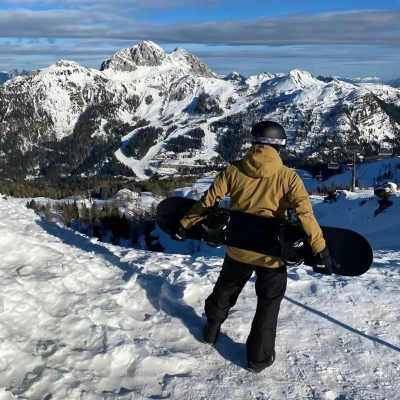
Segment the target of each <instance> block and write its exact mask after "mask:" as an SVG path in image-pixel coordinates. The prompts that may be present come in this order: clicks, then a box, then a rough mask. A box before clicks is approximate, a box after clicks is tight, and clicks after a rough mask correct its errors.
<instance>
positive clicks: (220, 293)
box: [171, 121, 333, 373]
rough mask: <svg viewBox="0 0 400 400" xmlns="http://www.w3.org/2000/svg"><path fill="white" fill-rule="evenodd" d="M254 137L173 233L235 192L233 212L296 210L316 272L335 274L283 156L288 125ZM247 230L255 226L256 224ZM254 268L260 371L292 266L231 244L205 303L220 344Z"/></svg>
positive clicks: (267, 362)
mask: <svg viewBox="0 0 400 400" xmlns="http://www.w3.org/2000/svg"><path fill="white" fill-rule="evenodd" d="M251 141H252V145H251V147H250V149H249V150H248V152H247V155H246V157H244V158H243V159H242V160H238V161H234V162H232V163H230V164H229V165H228V166H227V167H226V168H225V169H224V170H223V171H222V172H220V173H219V174H218V175H217V177H216V178H215V180H214V182H213V183H212V185H211V186H210V188H209V189H208V190H207V191H206V192H205V194H204V195H203V197H202V198H201V199H200V200H199V201H198V202H197V203H196V204H195V205H194V206H193V207H192V208H191V209H190V210H189V212H188V213H187V214H186V215H185V217H184V218H183V219H182V220H181V221H180V226H179V227H178V228H177V229H176V230H175V231H174V232H173V233H172V234H171V237H172V238H173V239H174V240H179V241H184V240H185V239H186V229H188V228H190V227H191V226H192V225H194V224H195V223H196V222H198V221H200V220H201V219H202V218H203V217H204V213H205V212H206V210H207V209H209V207H211V206H213V205H214V203H215V201H216V199H217V197H220V198H221V199H224V198H225V196H226V195H227V194H228V193H229V194H230V204H229V208H230V209H231V210H239V211H244V212H248V213H253V214H257V215H263V216H266V217H275V218H281V219H282V220H284V219H285V217H286V210H287V209H288V208H292V209H293V210H294V212H295V213H296V214H297V217H298V219H299V222H300V223H301V226H302V229H303V230H304V231H305V233H306V235H307V237H308V240H309V243H310V245H311V247H312V249H313V251H314V253H315V255H316V257H317V258H318V260H319V261H318V263H317V267H315V268H314V271H316V272H319V273H323V274H327V275H330V274H332V267H333V260H332V259H331V257H330V255H329V250H328V249H327V247H326V244H325V240H324V238H323V237H322V231H321V228H320V227H319V225H318V223H317V221H316V219H315V217H314V214H313V211H312V206H311V203H310V201H309V196H308V193H307V191H306V189H305V187H304V184H303V181H302V180H301V179H300V177H299V176H298V175H297V173H296V172H294V171H293V170H291V169H290V168H287V167H285V166H284V165H283V163H282V160H281V158H280V156H279V150H280V149H281V148H284V147H285V146H286V141H287V136H286V132H285V130H284V128H283V127H282V126H281V125H280V124H278V123H276V122H272V121H263V122H259V123H257V124H256V125H255V126H254V127H253V129H252V130H251ZM243 229H251V226H248V227H243ZM253 272H255V273H256V276H257V280H256V283H255V290H256V294H257V298H258V301H257V309H256V312H255V316H254V319H253V322H252V325H251V331H250V334H249V336H248V338H247V341H246V348H247V360H248V370H249V371H252V372H256V373H259V372H261V371H262V370H264V369H265V368H267V367H270V366H271V365H272V364H273V363H274V361H275V338H276V328H277V320H278V314H279V309H280V304H281V301H282V299H283V296H284V294H285V291H286V285H287V270H286V266H285V265H284V263H283V262H282V260H281V259H280V258H276V257H270V256H265V255H263V254H259V253H254V252H251V251H246V250H242V249H238V248H234V247H227V252H226V255H225V259H224V262H223V265H222V270H221V272H220V275H219V277H218V280H217V282H216V284H215V286H214V289H213V292H212V293H211V295H210V296H209V297H208V298H207V299H206V302H205V314H206V317H207V323H206V325H205V327H204V329H203V337H204V341H205V342H206V343H209V344H215V342H216V340H217V338H218V335H219V332H220V328H221V325H222V323H223V322H224V321H225V320H226V318H227V317H228V312H229V310H230V308H232V307H233V306H234V305H235V304H236V301H237V299H238V297H239V294H240V293H241V291H242V289H243V287H244V286H245V284H246V282H247V281H248V280H249V279H250V278H251V276H252V274H253Z"/></svg>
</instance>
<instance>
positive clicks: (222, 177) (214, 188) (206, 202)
mask: <svg viewBox="0 0 400 400" xmlns="http://www.w3.org/2000/svg"><path fill="white" fill-rule="evenodd" d="M228 168H229V165H228V167H226V168H225V169H224V170H223V171H221V172H220V173H219V174H218V175H217V177H216V178H215V180H214V182H213V183H212V184H211V186H210V187H209V189H208V190H207V191H206V192H205V193H204V195H203V196H202V198H201V199H200V200H199V201H198V202H197V203H196V204H194V205H193V207H192V208H191V209H190V210H189V211H188V212H187V214H186V215H185V217H184V218H182V219H181V224H182V225H183V226H184V227H185V228H190V227H191V226H193V225H194V224H195V223H196V222H198V221H200V220H201V219H202V214H203V213H204V211H206V209H207V207H211V206H213V205H214V203H215V200H216V198H217V197H218V196H219V197H221V199H222V200H223V199H224V198H225V196H226V195H227V194H228V193H229V182H228V171H227V169H228Z"/></svg>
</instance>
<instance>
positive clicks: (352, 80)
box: [317, 75, 381, 84]
mask: <svg viewBox="0 0 400 400" xmlns="http://www.w3.org/2000/svg"><path fill="white" fill-rule="evenodd" d="M317 79H319V80H321V81H323V82H326V83H328V82H331V81H332V80H333V79H337V80H339V81H342V82H347V83H353V84H357V83H381V79H380V78H378V77H376V76H375V77H371V76H369V77H366V78H343V77H340V76H324V75H319V76H318V77H317Z"/></svg>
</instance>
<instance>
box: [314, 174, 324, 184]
mask: <svg viewBox="0 0 400 400" xmlns="http://www.w3.org/2000/svg"><path fill="white" fill-rule="evenodd" d="M314 179H315V180H316V181H318V182H322V181H323V180H324V177H323V176H322V175H321V172H320V173H319V174H318V175H315V177H314Z"/></svg>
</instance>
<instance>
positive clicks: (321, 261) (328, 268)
mask: <svg viewBox="0 0 400 400" xmlns="http://www.w3.org/2000/svg"><path fill="white" fill-rule="evenodd" d="M315 258H316V259H317V265H316V266H315V267H313V271H314V272H318V273H319V274H324V275H332V272H333V268H334V267H336V263H335V261H334V260H333V258H332V257H331V256H330V255H329V250H328V248H327V247H325V249H324V250H322V251H320V252H319V253H317V254H316V255H315Z"/></svg>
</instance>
